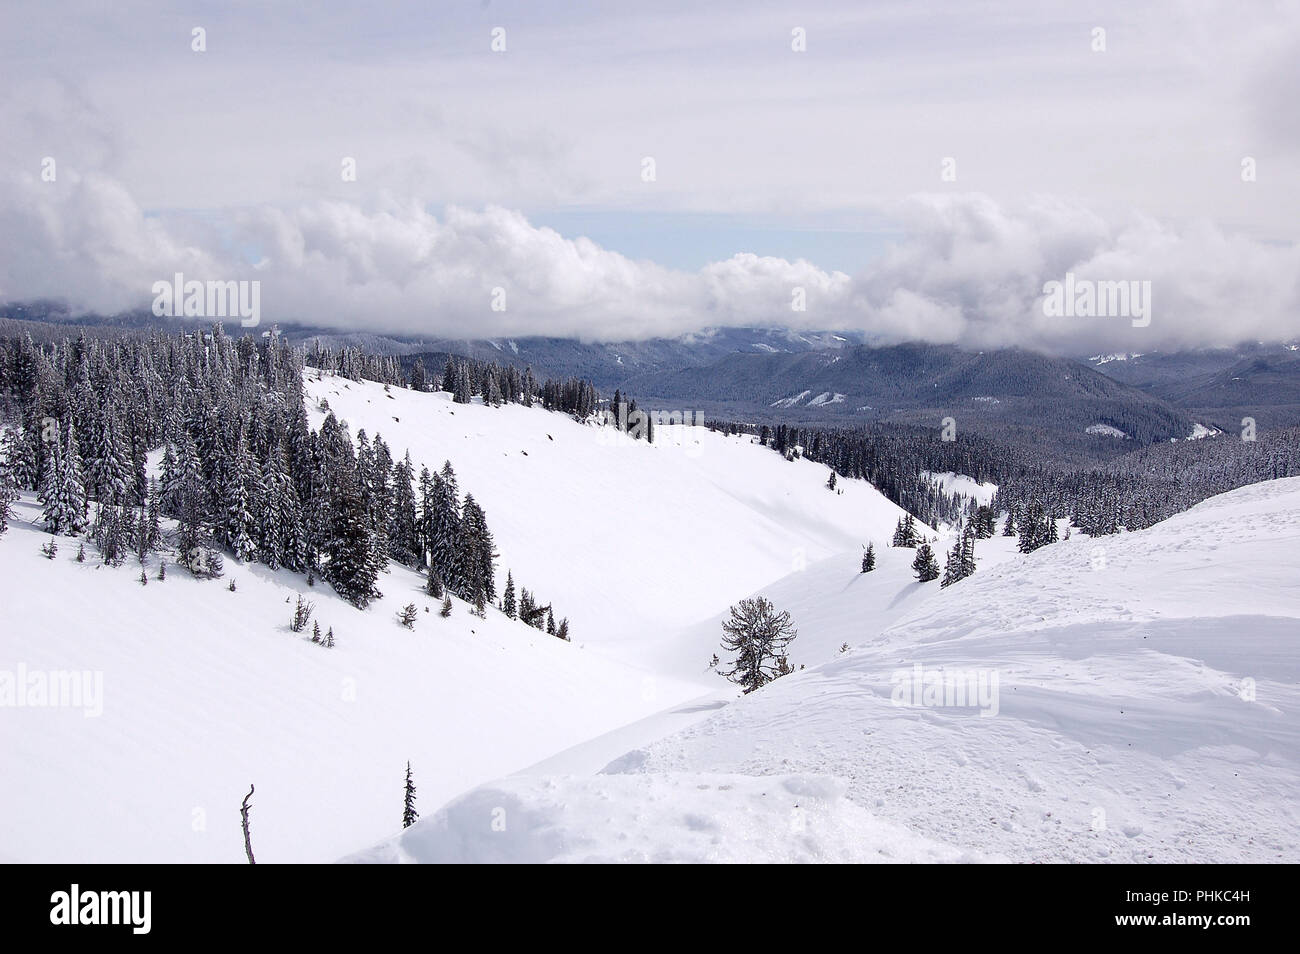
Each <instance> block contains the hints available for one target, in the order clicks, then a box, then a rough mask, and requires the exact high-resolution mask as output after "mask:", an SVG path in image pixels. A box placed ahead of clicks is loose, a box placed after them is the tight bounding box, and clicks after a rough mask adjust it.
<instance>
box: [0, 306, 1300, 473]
mask: <svg viewBox="0 0 1300 954" xmlns="http://www.w3.org/2000/svg"><path fill="white" fill-rule="evenodd" d="M0 317H4V318H13V319H20V320H22V321H36V322H42V323H43V324H41V325H40V326H39V330H40V332H41V335H40V337H43V338H50V337H52V336H53V335H56V334H57V331H58V328H59V327H64V328H66V327H67V326H69V325H73V326H77V327H81V328H90V327H101V328H102V327H109V328H113V329H117V330H121V329H129V328H149V327H162V328H166V329H167V330H175V329H176V327H177V326H184V325H186V324H188V323H189V322H190V321H192V320H193V319H167V318H164V319H159V318H155V317H154V316H153V315H151V314H149V313H148V312H131V313H126V314H123V315H114V316H99V315H74V314H72V313H70V312H68V310H67V309H66V308H64V307H63V306H61V305H58V304H56V303H49V302H36V303H27V304H22V305H12V306H7V307H4V308H0ZM16 325H17V323H16V322H10V323H8V324H7V328H8V329H12V328H13V327H15V326H16ZM32 327H33V328H34V329H35V328H36V327H37V326H35V325H33V326H32ZM280 327H281V330H282V332H283V333H284V335H285V337H286V338H287V339H288V340H290V341H293V342H295V343H306V342H310V341H312V340H314V339H318V340H320V341H321V343H322V344H324V345H327V346H330V347H335V348H337V347H343V346H354V347H362V348H365V349H366V350H368V351H372V352H377V353H382V354H392V355H400V356H402V359H403V363H404V364H405V365H407V366H408V367H409V366H410V365H411V364H413V363H414V361H415V359H416V357H417V356H423V358H424V361H425V365H426V366H427V367H428V369H429V370H430V371H432V372H435V373H436V372H437V371H439V370H441V366H442V364H443V363H444V362H445V360H446V356H447V355H448V354H455V355H464V356H467V357H472V358H476V359H479V360H484V361H496V362H500V363H502V364H512V365H516V366H518V367H525V366H527V367H531V368H532V369H533V372H534V373H535V374H536V375H537V376H538V377H539V378H542V377H570V376H576V377H583V378H586V379H588V380H590V381H592V382H593V383H594V384H595V385H596V386H597V388H599V389H600V390H601V391H603V392H606V393H610V392H612V391H613V390H614V389H615V388H621V389H622V390H624V391H625V392H627V393H630V394H631V395H633V396H634V397H636V398H637V400H638V401H640V402H641V403H643V404H645V405H648V406H658V407H670V408H676V409H682V410H693V411H700V412H703V413H705V414H706V415H710V416H715V417H719V418H727V419H734V420H741V421H755V422H759V421H771V422H787V423H802V424H821V425H836V426H840V425H852V424H858V423H867V422H870V421H878V420H884V421H892V422H899V423H908V424H924V425H927V426H934V427H938V426H940V422H941V421H942V419H943V418H945V417H951V418H953V419H954V421H955V422H956V426H957V427H959V428H967V429H970V430H973V431H978V432H986V433H995V434H1000V435H1003V436H1007V435H1012V436H1015V435H1019V436H1020V437H1022V438H1023V437H1026V436H1027V437H1029V438H1031V439H1037V438H1042V437H1050V438H1051V439H1052V440H1054V441H1057V442H1060V443H1061V444H1062V445H1068V446H1069V447H1070V448H1072V449H1073V450H1075V451H1078V452H1081V453H1083V454H1084V455H1085V456H1091V457H1096V456H1109V455H1110V454H1111V453H1114V452H1119V451H1121V450H1122V449H1124V447H1125V445H1127V447H1132V446H1133V444H1132V443H1131V442H1137V443H1147V442H1151V441H1163V440H1170V439H1185V438H1187V437H1190V436H1193V435H1194V434H1196V435H1201V434H1204V433H1205V432H1206V429H1208V430H1210V431H1213V430H1221V431H1225V432H1229V433H1233V432H1236V431H1237V430H1238V429H1239V428H1240V426H1241V421H1242V419H1243V418H1245V417H1251V418H1253V419H1255V421H1256V422H1257V424H1258V426H1259V427H1261V428H1268V427H1277V426H1285V425H1291V424H1297V423H1300V346H1297V345H1296V344H1292V343H1288V344H1282V343H1278V344H1250V345H1243V346H1241V347H1238V348H1232V349H1204V350H1192V351H1181V352H1168V353H1164V352H1150V353H1145V354H1132V353H1128V354H1097V355H1090V356H1079V357H1077V358H1070V357H1052V356H1048V355H1043V354H1038V353H1035V352H1030V351H1025V350H1022V349H1018V348H1002V349H991V350H986V351H971V350H964V349H961V348H958V347H955V346H952V345H931V344H924V343H907V344H898V345H890V346H873V345H870V344H867V343H865V340H864V335H862V334H861V333H856V332H830V331H817V332H798V331H792V330H790V329H785V328H718V329H710V330H708V331H703V332H699V333H695V334H690V335H682V336H680V337H675V338H650V339H647V340H644V341H633V342H614V343H610V342H583V341H578V340H574V339H570V338H555V337H521V338H493V339H468V338H467V339H455V338H445V337H439V338H425V339H416V338H412V337H401V336H388V335H380V334H375V333H372V332H340V331H337V330H333V329H326V328H317V327H312V326H310V325H305V324H283V325H281V326H280ZM231 330H232V332H235V331H236V330H237V329H235V328H232V329H231ZM264 330H265V329H264ZM1198 424H1199V425H1202V426H1203V427H1200V428H1198V427H1196V425H1198Z"/></svg>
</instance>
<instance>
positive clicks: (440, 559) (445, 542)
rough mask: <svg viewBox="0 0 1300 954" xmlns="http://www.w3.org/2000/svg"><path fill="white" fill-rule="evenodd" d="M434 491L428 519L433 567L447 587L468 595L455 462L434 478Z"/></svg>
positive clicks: (444, 466) (445, 466) (444, 465)
mask: <svg viewBox="0 0 1300 954" xmlns="http://www.w3.org/2000/svg"><path fill="white" fill-rule="evenodd" d="M432 490H433V494H432V512H431V513H430V514H429V518H428V527H429V551H430V565H431V566H432V567H433V569H434V571H435V572H436V574H437V576H438V579H439V580H440V581H441V582H442V584H443V585H444V586H446V587H447V588H448V589H449V590H451V591H452V592H453V593H456V594H460V593H461V592H463V591H464V578H463V575H462V573H461V563H460V546H461V537H462V534H461V529H460V521H461V511H460V494H459V490H458V488H457V486H456V473H455V471H453V470H452V468H451V461H447V462H446V463H444V464H443V465H442V473H440V474H438V475H437V476H435V477H434V478H433V486H432Z"/></svg>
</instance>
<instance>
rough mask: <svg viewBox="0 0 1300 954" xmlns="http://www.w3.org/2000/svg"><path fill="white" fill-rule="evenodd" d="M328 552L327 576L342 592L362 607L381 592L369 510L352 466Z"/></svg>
mask: <svg viewBox="0 0 1300 954" xmlns="http://www.w3.org/2000/svg"><path fill="white" fill-rule="evenodd" d="M327 555H328V557H329V562H328V563H326V564H325V579H326V580H327V581H329V583H330V585H331V586H333V587H334V590H335V591H336V592H337V593H338V594H339V596H341V597H343V598H344V599H345V600H347V601H348V602H349V603H351V604H352V605H353V606H356V607H359V608H362V609H364V608H365V606H366V605H367V604H368V603H369V602H370V601H371V600H373V599H377V598H378V597H379V596H380V593H379V590H378V588H377V587H376V585H375V584H376V583H377V581H378V579H379V572H378V569H377V567H376V565H375V560H374V537H373V535H372V534H371V531H370V519H369V514H368V513H367V511H366V505H365V502H364V501H363V500H362V499H361V494H360V492H359V488H357V486H356V477H355V475H354V474H353V473H352V472H351V471H350V470H344V471H343V474H342V482H341V484H340V494H339V502H338V508H337V511H336V512H335V514H334V520H333V524H332V526H331V535H330V541H329V547H328V550H327Z"/></svg>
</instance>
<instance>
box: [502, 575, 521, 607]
mask: <svg viewBox="0 0 1300 954" xmlns="http://www.w3.org/2000/svg"><path fill="white" fill-rule="evenodd" d="M501 611H502V612H504V613H505V614H506V615H507V616H509V617H510V618H511V619H515V618H516V617H518V616H519V604H518V602H517V601H516V599H515V578H514V576H512V575H511V573H510V571H509V570H507V571H506V591H505V595H504V596H502V598H501Z"/></svg>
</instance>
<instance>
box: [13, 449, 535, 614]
mask: <svg viewBox="0 0 1300 954" xmlns="http://www.w3.org/2000/svg"><path fill="white" fill-rule="evenodd" d="M17 499H18V488H17V485H16V483H15V481H14V476H13V468H12V467H11V466H10V465H9V461H8V460H7V459H5V458H0V536H3V535H4V532H5V531H6V530H8V529H9V521H10V519H12V517H13V510H12V507H13V503H14V501H15V500H17ZM513 595H514V594H513V593H512V594H511V596H512V597H513Z"/></svg>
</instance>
